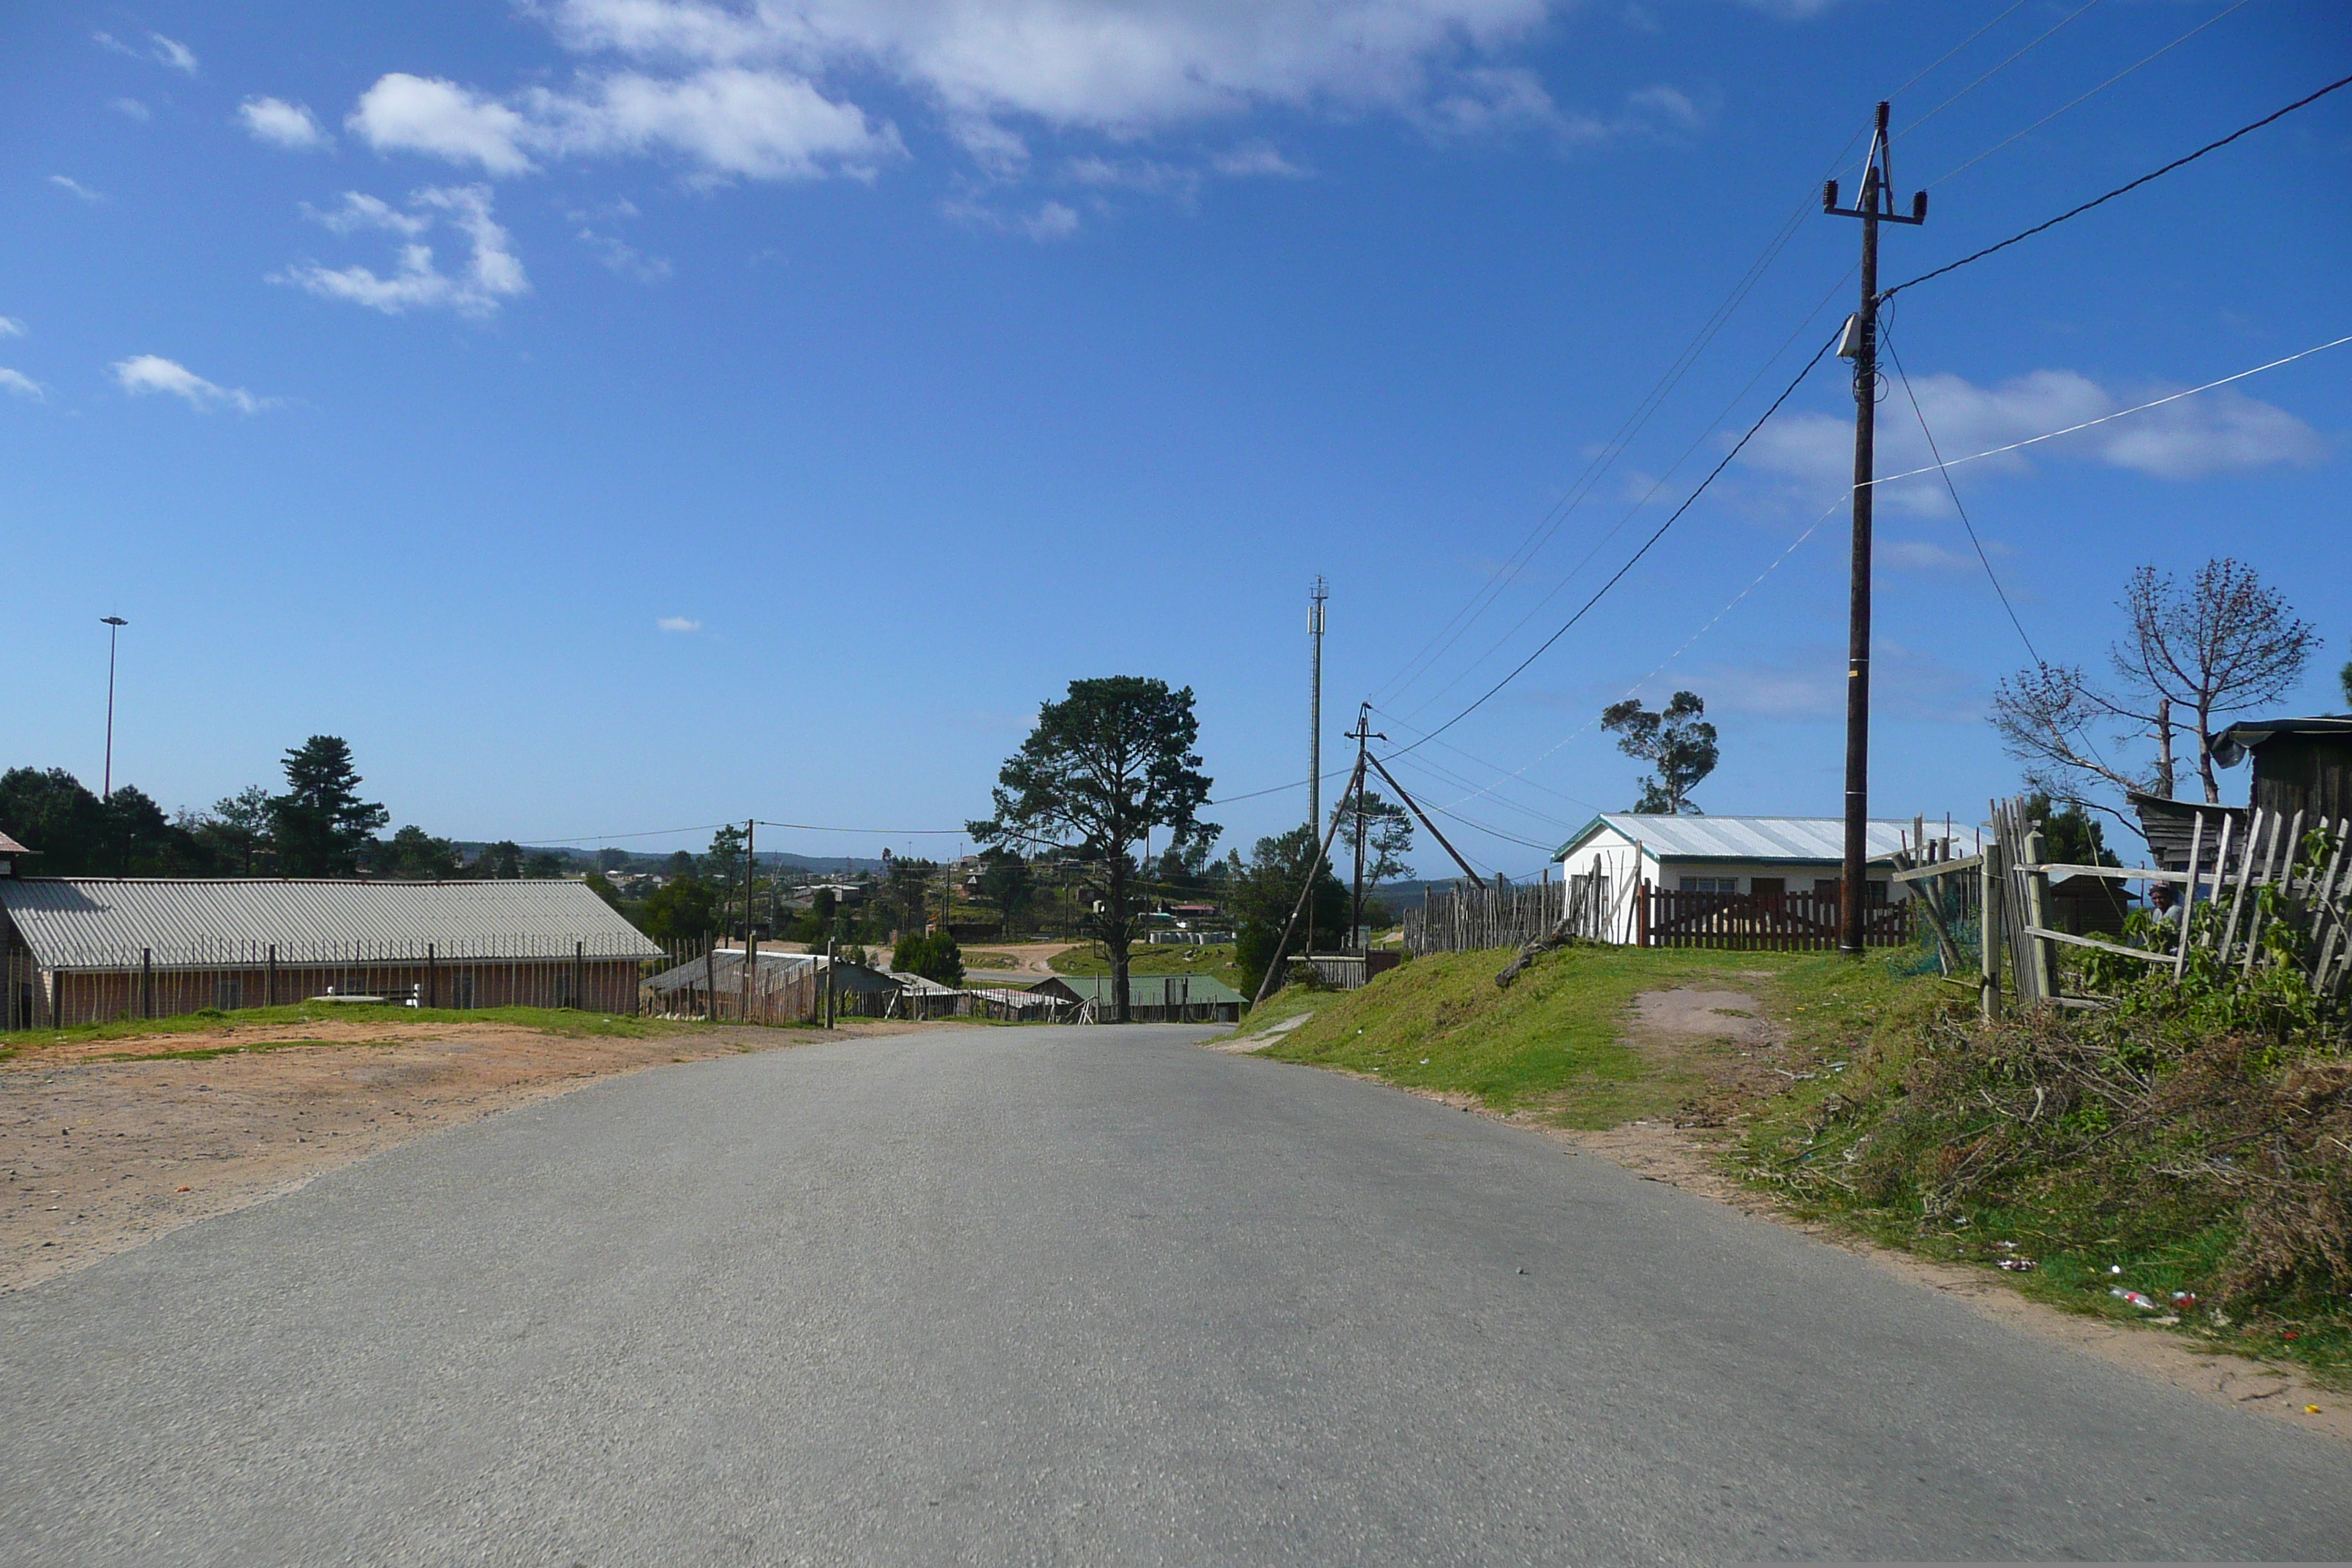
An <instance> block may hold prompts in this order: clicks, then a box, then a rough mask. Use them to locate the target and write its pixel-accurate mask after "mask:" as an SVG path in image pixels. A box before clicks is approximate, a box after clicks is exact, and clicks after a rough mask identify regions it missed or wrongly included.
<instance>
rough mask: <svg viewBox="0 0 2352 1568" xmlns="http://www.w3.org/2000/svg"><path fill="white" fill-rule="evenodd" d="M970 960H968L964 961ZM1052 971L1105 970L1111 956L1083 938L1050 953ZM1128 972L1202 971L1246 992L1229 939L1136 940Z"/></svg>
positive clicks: (1093, 971) (1185, 972) (1090, 971)
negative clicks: (1205, 941) (1154, 943)
mask: <svg viewBox="0 0 2352 1568" xmlns="http://www.w3.org/2000/svg"><path fill="white" fill-rule="evenodd" d="M967 962H969V961H967ZM1052 962H1053V966H1054V970H1055V973H1059V974H1108V973H1110V960H1109V959H1108V957H1106V956H1104V954H1103V951H1102V946H1101V944H1100V943H1098V942H1085V943H1082V944H1080V945H1079V946H1076V947H1074V948H1071V949H1070V950H1069V951H1068V952H1057V953H1055V955H1054V957H1053V961H1052ZM1127 973H1128V974H1129V976H1130V977H1132V976H1135V975H1139V974H1205V975H1207V976H1208V977H1209V978H1210V979H1212V980H1222V981H1223V982H1224V983H1225V984H1228V985H1230V986H1232V987H1233V988H1234V990H1236V991H1241V992H1242V994H1244V996H1246V995H1247V994H1249V993H1248V992H1246V991H1244V990H1243V988H1242V976H1241V971H1240V970H1239V969H1237V968H1235V967H1234V949H1233V944H1232V943H1231V942H1220V943H1211V944H1209V945H1207V946H1202V947H1194V946H1191V945H1189V944H1188V945H1186V946H1183V947H1178V946H1176V945H1174V944H1173V943H1163V944H1162V945H1160V946H1158V947H1152V946H1150V945H1148V944H1146V943H1142V942H1138V943H1137V944H1136V945H1135V946H1133V947H1130V948H1129V949H1128V950H1127Z"/></svg>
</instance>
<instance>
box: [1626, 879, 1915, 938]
mask: <svg viewBox="0 0 2352 1568" xmlns="http://www.w3.org/2000/svg"><path fill="white" fill-rule="evenodd" d="M1862 940H1863V945H1864V946H1865V947H1901V946H1902V945H1903V944H1904V943H1905V942H1909V941H1910V940H1911V921H1910V912H1909V910H1907V909H1906V907H1905V906H1904V905H1902V904H1895V903H1889V904H1867V905H1864V908H1863V911H1862ZM1634 941H1635V943H1636V944H1637V945H1639V946H1642V947H1710V948H1722V949H1729V950H1732V951H1735V952H1829V951H1832V950H1833V949H1835V948H1836V946H1837V944H1838V899H1837V895H1836V894H1834V893H1781V894H1765V893H1695V892H1684V891H1682V890H1680V889H1675V888H1653V887H1650V886H1648V885H1647V884H1644V885H1643V889H1642V902H1641V921H1640V924H1639V926H1638V927H1637V928H1636V930H1635V932H1634Z"/></svg>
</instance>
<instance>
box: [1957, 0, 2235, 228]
mask: <svg viewBox="0 0 2352 1568" xmlns="http://www.w3.org/2000/svg"><path fill="white" fill-rule="evenodd" d="M2250 4H2252V0H2230V4H2229V5H2224V6H2223V7H2222V8H2221V10H2219V11H2216V12H2214V13H2213V14H2212V15H2211V16H2208V17H2206V18H2205V19H2204V20H2203V21H2201V22H2200V23H2198V24H2197V25H2196V26H2193V27H2191V28H2189V31H2187V32H2185V33H2183V34H2181V35H2180V37H2177V38H2175V39H2173V40H2172V42H2170V43H2168V44H2167V45H2165V46H2164V47H2162V48H2160V49H2158V50H2157V51H2156V53H2155V54H2152V55H2142V56H2141V57H2140V58H2138V59H2137V60H2134V61H2133V62H2132V63H2131V64H2129V65H2127V66H2126V67H2124V68H2123V69H2121V70H2119V71H2117V72H2116V74H2115V75H2113V76H2111V77H2109V78H2108V79H2106V80H2105V81H2103V82H2101V83H2100V84H2099V85H2098V86H2096V87H2095V88H2093V89H2091V90H2090V91H2088V92H2085V93H2083V94H2081V95H2080V96H2079V97H2075V98H2070V99H2068V100H2066V101H2065V102H2063V103H2062V104H2060V105H2059V106H2058V107H2057V108H2055V109H2053V110H2051V111H2050V112H2049V113H2047V114H2045V115H2043V116H2042V118H2041V119H2039V120H2037V121H2034V122H2033V123H2032V124H2031V125H2029V126H2027V127H2026V128H2025V129H2024V130H2022V131H2016V132H2011V133H2010V134H2009V135H2007V136H2005V137H2003V138H2002V139H2001V140H2000V141H1998V142H1994V143H1993V144H1992V145H1991V146H1990V147H1988V148H1986V149H1985V150H1984V151H1983V152H1981V153H1978V154H1977V155H1976V156H1975V157H1973V158H1971V159H1969V161H1968V162H1967V163H1962V164H1960V165H1959V166H1958V168H1952V169H1947V170H1945V171H1944V172H1943V173H1942V174H1938V175H1937V176H1936V177H1935V178H1934V179H1932V180H1930V181H1928V182H1927V185H1928V188H1929V189H1931V190H1932V189H1934V188H1935V187H1936V186H1937V185H1940V184H1943V183H1944V182H1945V181H1947V180H1948V179H1950V178H1952V177H1953V176H1954V175H1956V174H1963V173H1966V172H1967V171H1968V170H1970V169H1973V168H1975V167H1976V166H1977V165H1978V164H1979V163H1983V162H1984V161H1985V160H1986V159H1987V158H1990V157H1991V156H1992V155H1993V154H1994V153H1998V152H2000V150H2001V149H2002V148H2004V147H2006V146H2008V145H2009V144H2010V143H2011V142H2014V141H2016V140H2018V138H2020V137H2022V136H2031V135H2032V134H2033V133H2034V132H2037V131H2039V130H2041V129H2042V127H2043V126H2045V125H2047V124H2049V123H2050V122H2051V121H2053V120H2055V119H2057V118H2058V117H2059V116H2060V115H2062V114H2063V113H2065V112H2066V111H2067V110H2071V109H2075V108H2079V107H2080V106H2081V105H2083V104H2084V103H2086V102H2088V101H2089V100H2092V99H2095V98H2096V97H2098V96H2099V94H2101V93H2103V92H2105V91H2106V90H2107V89H2109V88H2111V87H2113V86H2115V85H2116V83H2117V82H2119V81H2121V80H2123V79H2124V78H2126V77H2127V76H2129V75H2131V73H2132V72H2134V71H2136V70H2137V69H2139V68H2140V67H2142V66H2144V65H2147V63H2148V62H2149V61H2151V60H2155V59H2158V58H2162V57H2163V56H2165V55H2168V54H2170V53H2171V52H2172V51H2173V50H2175V49H2177V48H2179V47H2180V46H2181V45H2183V44H2185V43H2187V42H2188V41H2189V39H2191V38H2193V37H2196V36H2197V35H2198V34H2200V33H2201V32H2203V31H2204V30H2205V29H2206V28H2208V27H2210V26H2212V25H2213V24H2214V23H2216V22H2218V21H2220V20H2221V18H2222V17H2224V16H2229V15H2230V14H2231V12H2233V11H2241V10H2243V9H2244V8H2245V7H2246V6H2247V5H2250Z"/></svg>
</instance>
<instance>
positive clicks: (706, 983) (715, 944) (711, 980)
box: [702, 936, 719, 1022]
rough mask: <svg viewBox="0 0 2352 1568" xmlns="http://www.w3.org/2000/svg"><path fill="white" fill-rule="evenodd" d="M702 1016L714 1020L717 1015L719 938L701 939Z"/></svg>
mask: <svg viewBox="0 0 2352 1568" xmlns="http://www.w3.org/2000/svg"><path fill="white" fill-rule="evenodd" d="M702 1016H703V1019H704V1021H706V1022H709V1021H714V1020H716V1019H717V1018H718V1016H719V939H718V938H717V937H716V936H706V937H704V938H703V939H702Z"/></svg>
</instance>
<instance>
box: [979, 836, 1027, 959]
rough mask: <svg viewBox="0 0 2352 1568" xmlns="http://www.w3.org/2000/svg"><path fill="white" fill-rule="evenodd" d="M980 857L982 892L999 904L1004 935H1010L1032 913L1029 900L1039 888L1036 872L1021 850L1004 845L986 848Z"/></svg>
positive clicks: (997, 910)
mask: <svg viewBox="0 0 2352 1568" xmlns="http://www.w3.org/2000/svg"><path fill="white" fill-rule="evenodd" d="M980 860H981V869H980V890H981V894H982V897H984V898H986V899H987V900H989V901H990V902H991V903H993V904H994V905H995V906H996V912H997V917H998V918H999V919H1000V920H1001V921H1003V925H1004V934H1005V936H1006V937H1008V938H1010V937H1011V936H1012V935H1013V932H1014V931H1017V930H1019V929H1020V926H1021V919H1022V917H1023V916H1024V915H1025V914H1026V913H1028V910H1029V900H1030V899H1031V898H1033V897H1034V895H1035V893H1036V890H1037V878H1036V874H1035V873H1034V872H1033V871H1031V870H1030V869H1029V862H1028V861H1027V860H1025V859H1024V858H1022V856H1021V852H1020V851H1019V850H1017V849H1006V848H1003V847H997V848H993V849H986V850H982V852H981V857H980Z"/></svg>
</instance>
